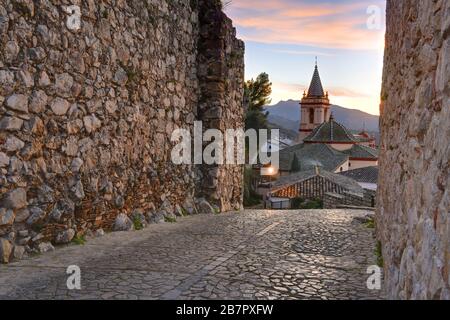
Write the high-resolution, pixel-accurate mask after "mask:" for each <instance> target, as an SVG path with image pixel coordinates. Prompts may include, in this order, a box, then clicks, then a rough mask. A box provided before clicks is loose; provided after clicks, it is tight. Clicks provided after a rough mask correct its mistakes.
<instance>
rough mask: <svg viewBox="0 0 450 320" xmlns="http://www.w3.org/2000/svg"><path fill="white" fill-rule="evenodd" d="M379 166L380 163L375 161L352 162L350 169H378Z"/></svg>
mask: <svg viewBox="0 0 450 320" xmlns="http://www.w3.org/2000/svg"><path fill="white" fill-rule="evenodd" d="M376 166H378V161H374V160H366V161H363V160H350V169H349V170H354V169H360V168H366V167H376Z"/></svg>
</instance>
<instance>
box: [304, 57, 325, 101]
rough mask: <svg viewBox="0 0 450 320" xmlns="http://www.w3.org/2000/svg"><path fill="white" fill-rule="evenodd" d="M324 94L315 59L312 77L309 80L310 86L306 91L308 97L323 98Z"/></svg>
mask: <svg viewBox="0 0 450 320" xmlns="http://www.w3.org/2000/svg"><path fill="white" fill-rule="evenodd" d="M324 96H325V92H324V90H323V87H322V81H321V80H320V75H319V68H318V67H317V58H316V66H315V68H314V75H313V78H312V80H311V84H310V86H309V90H308V97H324Z"/></svg>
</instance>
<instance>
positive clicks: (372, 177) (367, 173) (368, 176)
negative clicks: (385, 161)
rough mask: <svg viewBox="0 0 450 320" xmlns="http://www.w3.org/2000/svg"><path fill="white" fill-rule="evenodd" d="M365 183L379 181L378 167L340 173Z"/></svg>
mask: <svg viewBox="0 0 450 320" xmlns="http://www.w3.org/2000/svg"><path fill="white" fill-rule="evenodd" d="M339 174H340V175H341V176H345V177H348V178H352V179H354V180H355V181H358V182H363V183H378V167H366V168H360V169H355V170H350V171H345V172H341V173H339Z"/></svg>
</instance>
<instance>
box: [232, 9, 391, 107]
mask: <svg viewBox="0 0 450 320" xmlns="http://www.w3.org/2000/svg"><path fill="white" fill-rule="evenodd" d="M373 6H376V7H375V8H379V12H380V13H381V20H380V22H381V24H380V26H379V27H378V28H375V29H370V28H369V27H368V26H367V21H368V20H369V22H373V21H376V20H373V19H372V18H373V17H374V16H373V13H375V12H376V11H372V10H373V9H370V8H374V7H373ZM385 6H386V4H385V0H370V1H367V0H334V1H332V0H232V1H231V3H230V4H228V5H227V6H226V9H225V11H226V13H227V15H228V16H229V17H230V18H232V19H233V21H234V25H235V26H236V28H237V33H238V37H239V38H240V39H242V40H244V41H245V43H246V56H245V63H246V79H251V78H255V77H256V76H257V75H258V74H259V73H261V72H267V73H268V74H269V76H270V79H271V81H272V82H273V94H272V97H271V98H272V104H275V103H277V102H278V101H280V100H288V99H295V100H300V98H301V96H302V93H303V90H305V89H307V87H308V86H309V83H310V81H311V77H312V74H313V71H314V63H315V57H316V56H317V58H318V65H319V71H320V75H321V78H322V83H323V86H324V88H325V90H327V91H329V94H330V98H331V103H332V104H337V105H341V106H343V107H346V108H352V109H360V110H362V111H365V112H368V113H371V114H379V104H380V90H381V77H382V68H383V51H384V32H385V19H384V14H385ZM368 8H369V11H370V12H369V13H368Z"/></svg>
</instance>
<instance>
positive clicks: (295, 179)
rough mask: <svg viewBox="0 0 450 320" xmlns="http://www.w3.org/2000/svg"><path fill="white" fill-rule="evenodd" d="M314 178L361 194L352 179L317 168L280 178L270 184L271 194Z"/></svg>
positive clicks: (359, 188)
mask: <svg viewBox="0 0 450 320" xmlns="http://www.w3.org/2000/svg"><path fill="white" fill-rule="evenodd" d="M315 176H320V177H322V178H324V179H326V180H328V181H331V182H333V183H335V184H337V185H339V186H341V187H342V188H344V189H346V190H348V191H350V192H353V193H356V194H362V193H363V189H362V187H361V186H360V185H359V184H358V183H357V182H356V181H355V180H354V179H351V178H349V177H346V176H343V175H339V174H335V173H331V172H329V171H326V170H323V169H320V168H319V167H316V168H314V169H311V170H307V171H301V172H298V173H294V174H291V175H288V176H284V177H281V178H280V179H278V180H277V181H275V182H274V183H273V184H272V190H271V193H275V192H277V191H280V190H282V189H284V188H287V187H290V186H292V185H294V184H297V183H300V182H303V181H306V180H309V179H311V178H313V177H315Z"/></svg>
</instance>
